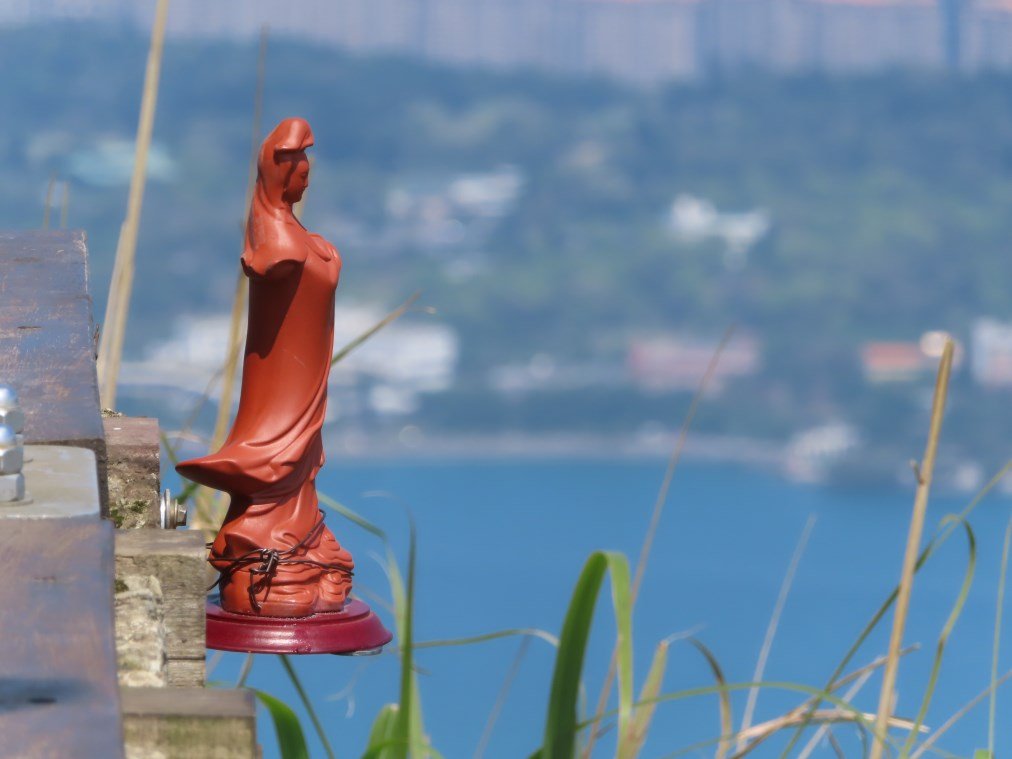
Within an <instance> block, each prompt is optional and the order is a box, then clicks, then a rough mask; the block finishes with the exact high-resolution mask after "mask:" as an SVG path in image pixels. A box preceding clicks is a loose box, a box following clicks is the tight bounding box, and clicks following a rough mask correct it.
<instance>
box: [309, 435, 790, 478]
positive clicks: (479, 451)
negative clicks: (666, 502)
mask: <svg viewBox="0 0 1012 759" xmlns="http://www.w3.org/2000/svg"><path fill="white" fill-rule="evenodd" d="M323 439H324V446H325V448H326V450H327V451H328V453H330V454H331V455H334V456H340V457H342V458H346V459H353V460H357V461H363V460H370V459H375V460H388V459H407V460H412V459H414V460H426V459H430V460H431V459H473V460H489V459H506V460H515V461H524V460H535V459H567V458H589V459H632V460H635V459H644V460H657V459H662V460H663V459H667V458H669V457H670V456H671V454H672V451H673V450H674V448H675V445H676V444H677V436H676V435H674V434H667V435H663V434H662V435H651V436H649V437H644V436H637V435H628V434H616V435H605V434H601V433H547V434H543V435H539V434H533V433H517V432H510V433H493V434H468V435H446V434H437V435H432V434H427V433H423V432H422V431H421V430H419V429H418V428H415V427H406V428H405V429H404V430H401V431H400V432H399V433H397V434H386V435H384V434H375V433H371V434H355V433H348V432H337V431H327V430H326V428H325V429H324V432H323ZM682 456H683V458H685V459H689V460H692V461H697V462H699V461H703V462H714V463H725V464H742V465H746V466H751V467H757V468H762V469H766V470H770V469H773V470H776V471H777V472H782V470H783V462H784V459H785V451H784V446H783V445H782V444H781V443H778V442H774V441H763V440H755V439H750V438H737V437H724V436H713V435H693V434H691V433H690V434H689V436H688V438H687V439H686V441H685V446H684V448H683V450H682Z"/></svg>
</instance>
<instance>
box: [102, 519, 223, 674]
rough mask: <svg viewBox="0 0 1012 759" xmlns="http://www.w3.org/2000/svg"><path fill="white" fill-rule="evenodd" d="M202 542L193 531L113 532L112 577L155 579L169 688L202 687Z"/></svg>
mask: <svg viewBox="0 0 1012 759" xmlns="http://www.w3.org/2000/svg"><path fill="white" fill-rule="evenodd" d="M205 554H206V550H205V548H204V537H203V534H202V533H200V532H196V531H192V530H117V531H116V578H117V580H122V579H123V578H126V577H128V576H131V575H133V576H147V577H154V578H156V579H157V580H158V584H159V586H160V587H161V592H162V601H161V605H162V616H163V619H164V625H165V658H166V681H167V683H168V685H202V684H203V683H204V656H205V612H204V604H205V599H206V595H207V584H208V567H207V561H206V559H205Z"/></svg>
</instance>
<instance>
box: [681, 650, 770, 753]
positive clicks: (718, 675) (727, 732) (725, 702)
mask: <svg viewBox="0 0 1012 759" xmlns="http://www.w3.org/2000/svg"><path fill="white" fill-rule="evenodd" d="M689 642H690V643H691V644H692V645H693V646H695V647H696V649H697V650H698V651H699V652H700V653H701V654H702V655H703V656H704V657H705V658H706V663H707V664H709V665H710V670H711V671H712V672H713V679H714V680H716V681H717V685H721V686H725V685H727V679H726V678H725V677H724V670H722V669H721V667H720V663H719V662H718V661H717V657H716V656H714V655H713V652H712V651H711V650H710V649H709V648H707V647H706V646H704V645H703V643H702V642H701V641H698V640H696V639H695V638H689ZM753 692H757V690H754V691H753ZM718 698H719V703H720V734H721V735H722V736H723V738H722V739H721V741H720V743H718V744H717V753H716V759H724V757H725V756H727V752H728V749H730V748H731V743H730V740H731V734H732V733H733V732H734V717H733V715H732V713H731V694H730V692H728V691H727V690H721V691H720V693H719V694H718Z"/></svg>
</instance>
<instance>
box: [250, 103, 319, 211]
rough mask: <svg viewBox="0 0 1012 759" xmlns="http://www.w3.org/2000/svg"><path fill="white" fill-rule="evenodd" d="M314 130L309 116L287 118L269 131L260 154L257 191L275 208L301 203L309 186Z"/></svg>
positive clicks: (264, 200)
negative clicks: (309, 151) (308, 152)
mask: <svg viewBox="0 0 1012 759" xmlns="http://www.w3.org/2000/svg"><path fill="white" fill-rule="evenodd" d="M312 144H313V130H312V129H310V128H309V123H308V122H307V121H306V120H305V119H299V118H292V119H285V120H284V121H282V122H281V123H280V124H278V125H277V126H276V127H274V131H273V132H271V133H270V134H269V135H267V139H266V140H264V142H263V145H261V146H260V155H259V156H258V158H257V195H258V198H257V199H258V200H260V202H262V203H265V204H266V205H268V206H270V207H271V208H274V209H280V208H282V207H283V206H288V207H289V208H290V207H291V205H292V204H293V203H297V202H298V201H299V200H300V199H301V198H302V194H303V193H304V192H305V191H306V188H307V187H308V186H309V158H307V157H306V148H308V147H310V146H311V145H312Z"/></svg>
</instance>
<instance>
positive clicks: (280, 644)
mask: <svg viewBox="0 0 1012 759" xmlns="http://www.w3.org/2000/svg"><path fill="white" fill-rule="evenodd" d="M392 638H393V635H392V634H391V633H390V631H389V630H387V629H386V628H385V627H384V626H383V623H382V622H380V619H379V617H377V616H376V615H375V614H373V613H372V611H371V610H370V609H369V607H368V606H366V605H365V604H364V603H362V602H361V601H359V600H358V599H354V600H351V601H349V602H348V603H347V604H345V606H344V608H343V609H342V610H341V611H336V612H329V613H326V614H312V615H310V616H308V617H254V616H252V615H249V614H232V613H231V612H227V611H225V610H224V609H222V608H221V606H219V605H218V603H217V599H212V598H209V599H208V600H207V647H208V648H214V649H217V650H219V651H243V652H246V653H254V654H369V653H378V652H379V649H381V648H382V647H383V646H385V645H386V644H387V643H389V642H390V641H391V639H392Z"/></svg>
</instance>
